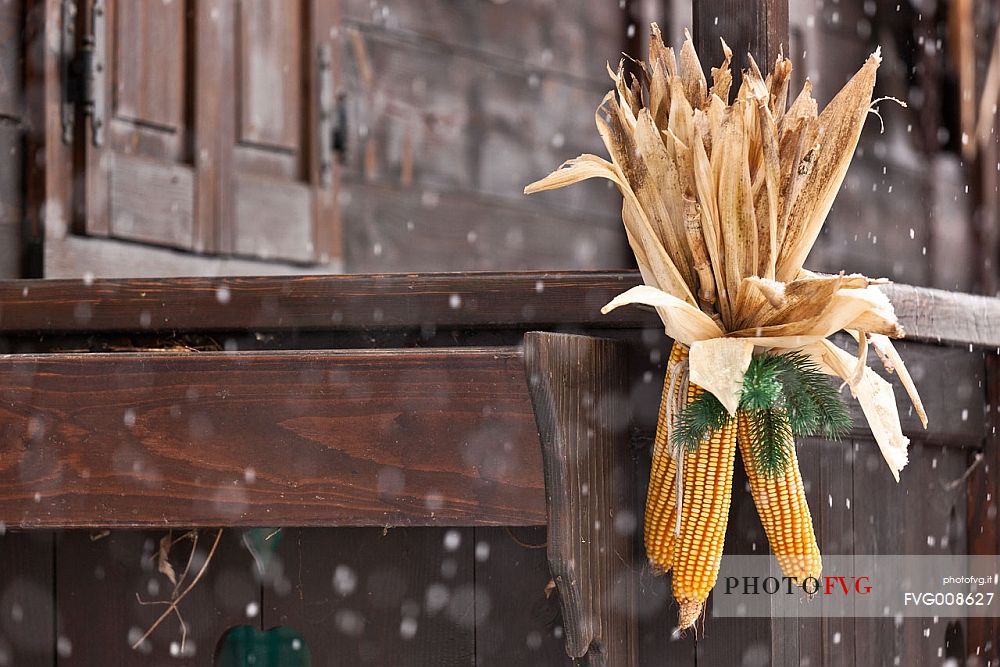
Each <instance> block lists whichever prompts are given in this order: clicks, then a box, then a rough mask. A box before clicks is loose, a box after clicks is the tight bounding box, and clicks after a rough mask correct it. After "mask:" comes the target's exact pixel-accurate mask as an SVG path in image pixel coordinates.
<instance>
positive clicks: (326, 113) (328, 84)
mask: <svg viewBox="0 0 1000 667" xmlns="http://www.w3.org/2000/svg"><path fill="white" fill-rule="evenodd" d="M317 65H318V69H319V133H318V134H319V178H320V185H321V186H322V187H324V188H327V187H330V185H331V184H332V183H333V161H334V159H336V160H337V162H338V163H339V164H343V163H344V159H345V154H346V152H347V103H346V98H345V97H344V95H343V94H340V95H337V94H335V93H334V91H333V54H332V51H331V49H330V45H329V44H322V45H320V47H319V54H318V59H317Z"/></svg>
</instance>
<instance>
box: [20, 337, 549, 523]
mask: <svg viewBox="0 0 1000 667" xmlns="http://www.w3.org/2000/svg"><path fill="white" fill-rule="evenodd" d="M0 409H2V412H3V415H4V417H3V420H2V421H3V426H2V430H3V439H4V442H5V443H6V446H5V449H4V451H3V452H2V453H0V489H2V491H0V521H4V522H6V523H7V525H10V526H25V527H32V528H42V527H46V526H60V527H73V526H81V527H91V526H108V527H128V526H134V527H140V526H164V525H172V526H177V525H182V526H216V525H227V526H260V525H264V526H267V525H275V524H276V525H300V526H323V525H326V526H335V525H354V526H363V525H368V526H371V525H376V526H384V525H479V524H484V525H498V524H499V525H540V524H543V523H544V521H545V505H544V495H543V483H542V471H541V460H540V454H539V451H538V437H537V431H536V430H535V424H534V415H533V413H532V409H531V404H530V401H529V399H528V389H527V384H526V382H525V375H524V369H523V368H522V358H521V354H520V352H519V351H518V350H515V349H512V348H487V349H475V348H465V349H454V348H451V349H444V348H442V349H434V350H424V351H418V350H412V351H407V350H381V351H367V352H365V351H357V352H344V351H341V352H276V353H200V354H189V353H179V354H155V353H152V354H108V355H102V354H94V355H73V354H54V355H42V356H36V355H22V356H3V357H0Z"/></svg>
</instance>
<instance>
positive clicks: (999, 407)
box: [966, 354, 1000, 663]
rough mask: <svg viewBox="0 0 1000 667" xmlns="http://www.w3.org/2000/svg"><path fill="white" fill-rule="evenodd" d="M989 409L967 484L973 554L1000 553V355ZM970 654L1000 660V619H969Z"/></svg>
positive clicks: (990, 378) (992, 367)
mask: <svg viewBox="0 0 1000 667" xmlns="http://www.w3.org/2000/svg"><path fill="white" fill-rule="evenodd" d="M986 364H987V365H986V373H987V375H986V377H987V382H986V386H987V400H986V403H985V405H986V412H987V423H988V424H989V427H990V428H989V431H988V434H989V435H988V436H987V438H986V440H985V441H984V443H983V450H982V452H976V453H973V454H972V456H971V457H970V460H969V464H970V465H972V464H975V463H976V456H977V455H979V456H981V457H982V458H981V460H979V461H978V465H977V466H976V468H975V469H974V470H973V471H972V474H971V475H970V477H969V482H968V485H967V487H966V503H967V505H966V516H967V517H968V518H967V522H968V525H967V526H966V534H967V535H968V549H969V553H973V554H996V553H1000V523H998V522H997V512H998V503H1000V436H998V432H997V430H998V428H1000V358H998V357H997V355H995V354H991V355H989V356H988V357H987V358H986ZM967 646H968V654H969V655H974V656H976V658H977V659H979V660H981V661H983V662H985V663H989V662H990V661H994V662H995V661H997V660H998V659H1000V619H996V618H970V619H969V620H968V644H967Z"/></svg>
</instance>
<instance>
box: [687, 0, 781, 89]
mask: <svg viewBox="0 0 1000 667" xmlns="http://www.w3.org/2000/svg"><path fill="white" fill-rule="evenodd" d="M693 5H694V45H695V48H696V49H697V50H698V56H699V57H700V58H701V64H702V66H703V67H704V68H705V72H706V74H708V72H709V70H710V68H712V67H715V66H717V65H718V64H719V63H720V62H722V45H721V43H720V42H719V38H720V37H722V38H723V39H725V40H726V43H727V44H729V47H730V48H731V49H732V50H733V65H734V69H737V70H743V69H745V68H746V67H747V64H748V63H747V60H746V54H747V53H749V54H751V55H752V56H753V57H754V60H756V61H757V64H758V65H759V66H760V68H761V70H762V71H764V72H765V73H766V72H767V71H769V70H770V69H771V67H772V66H773V65H774V61H775V59H776V58H777V57H778V52H779V51H780V50H781V49H782V48H784V50H785V53H788V0H694V3H693ZM733 79H734V87H733V90H734V91H735V90H737V89H738V88H737V86H739V79H740V77H739V73H738V72H734V73H733Z"/></svg>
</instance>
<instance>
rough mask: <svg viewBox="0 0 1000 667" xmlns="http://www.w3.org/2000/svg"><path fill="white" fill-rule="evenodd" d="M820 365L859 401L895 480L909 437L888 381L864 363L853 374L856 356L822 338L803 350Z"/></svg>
mask: <svg viewBox="0 0 1000 667" xmlns="http://www.w3.org/2000/svg"><path fill="white" fill-rule="evenodd" d="M803 351H804V352H806V353H807V354H809V355H810V357H812V359H813V360H814V361H815V362H816V363H817V364H818V365H819V366H820V367H821V368H823V369H825V370H827V371H828V372H829V373H831V374H833V375H837V376H838V377H840V378H843V380H844V381H845V382H847V383H848V386H849V387H850V388H851V393H852V394H853V395H854V397H855V398H856V399H857V400H858V403H860V404H861V410H862V411H863V412H864V415H865V419H867V421H868V425H869V426H870V427H871V430H872V435H874V436H875V442H876V443H877V444H878V447H879V450H880V451H881V453H882V458H884V459H885V462H886V463H887V464H888V466H889V471H890V472H891V473H892V476H893V478H894V479H895V480H896V481H897V482H898V481H899V471H900V470H902V469H903V468H904V467H905V466H906V463H907V461H908V458H909V457H908V454H907V447H908V446H909V444H910V439H909V438H907V437H906V436H905V435H903V431H902V428H901V427H900V424H899V412H898V411H897V409H896V397H895V395H894V394H893V391H892V385H890V384H889V383H888V382H886V381H885V380H884V379H883V378H881V377H879V376H878V375H877V374H876V373H875V371H873V370H872V369H870V368H868V367H865V368H864V369H863V373H862V374H861V377H860V378H856V377H855V370H856V366H857V364H856V361H857V358H856V357H855V356H854V355H852V354H850V353H849V352H847V351H846V350H842V349H840V348H839V347H837V346H836V345H834V344H833V343H832V342H830V341H828V340H822V341H820V342H819V343H816V344H815V345H811V346H809V347H807V348H805V349H804V350H803Z"/></svg>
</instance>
